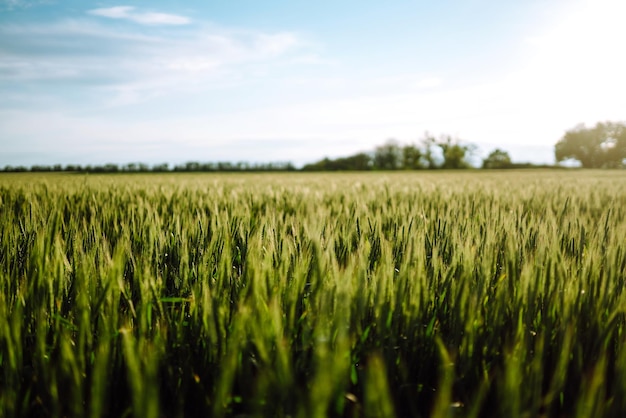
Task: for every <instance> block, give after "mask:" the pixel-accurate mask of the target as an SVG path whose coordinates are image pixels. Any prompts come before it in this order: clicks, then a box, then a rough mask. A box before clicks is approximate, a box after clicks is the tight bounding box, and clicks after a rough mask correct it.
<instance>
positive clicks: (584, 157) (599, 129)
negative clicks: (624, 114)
mask: <svg viewBox="0 0 626 418" xmlns="http://www.w3.org/2000/svg"><path fill="white" fill-rule="evenodd" d="M554 154H555V157H556V160H557V162H561V161H563V160H568V159H573V160H577V161H579V162H580V163H581V164H582V166H583V167H585V168H601V167H620V166H623V165H624V159H626V125H624V123H614V122H605V123H600V122H599V123H597V124H596V126H595V127H593V128H587V127H585V125H584V124H580V125H578V126H576V127H575V128H574V129H571V130H569V131H567V132H565V135H563V137H562V138H561V139H560V140H559V142H557V143H556V145H555V147H554Z"/></svg>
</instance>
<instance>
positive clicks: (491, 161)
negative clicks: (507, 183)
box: [483, 148, 513, 168]
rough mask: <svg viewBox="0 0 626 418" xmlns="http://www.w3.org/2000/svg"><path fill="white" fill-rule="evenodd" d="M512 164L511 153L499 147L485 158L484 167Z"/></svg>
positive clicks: (502, 166)
mask: <svg viewBox="0 0 626 418" xmlns="http://www.w3.org/2000/svg"><path fill="white" fill-rule="evenodd" d="M512 165H513V164H512V162H511V157H510V156H509V153H508V152H506V151H503V150H501V149H499V148H496V149H495V150H493V151H491V154H489V155H488V156H487V158H485V159H484V160H483V168H510V167H511V166H512Z"/></svg>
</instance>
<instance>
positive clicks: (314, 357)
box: [0, 170, 626, 418]
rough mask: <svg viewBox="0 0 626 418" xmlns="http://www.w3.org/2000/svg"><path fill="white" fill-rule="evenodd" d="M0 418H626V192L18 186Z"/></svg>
mask: <svg viewBox="0 0 626 418" xmlns="http://www.w3.org/2000/svg"><path fill="white" fill-rule="evenodd" d="M0 239H1V242H0V416H2V417H93V418H96V417H141V418H157V417H183V416H207V417H257V416H258V417H294V418H299V417H303V418H304V417H327V416H328V417H394V416H398V417H509V418H514V417H540V416H546V417H585V418H586V417H602V416H606V417H618V416H626V322H625V321H626V291H625V286H626V171H623V170H622V171H583V170H574V171H566V170H563V171H558V170H550V171H508V172H463V173H452V172H435V173H423V172H420V173H383V172H379V173H362V174H319V173H316V174H306V173H299V174H145V175H141V174H137V175H108V176H107V175H102V176H96V175H84V174H81V175H79V174H49V175H41V174H40V175H38V174H12V175H11V174H4V175H1V176H0Z"/></svg>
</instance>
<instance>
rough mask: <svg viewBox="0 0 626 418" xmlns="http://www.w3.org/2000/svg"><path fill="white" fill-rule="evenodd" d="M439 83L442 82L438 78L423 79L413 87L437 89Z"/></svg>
mask: <svg viewBox="0 0 626 418" xmlns="http://www.w3.org/2000/svg"><path fill="white" fill-rule="evenodd" d="M441 83H442V80H441V78H439V77H430V78H423V79H421V80H419V81H418V82H417V83H415V87H416V88H418V89H431V88H434V87H439V86H440V85H441Z"/></svg>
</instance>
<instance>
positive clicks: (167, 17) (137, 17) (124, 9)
mask: <svg viewBox="0 0 626 418" xmlns="http://www.w3.org/2000/svg"><path fill="white" fill-rule="evenodd" d="M88 13H89V14H91V15H94V16H100V17H108V18H110V19H126V20H130V21H132V22H135V23H139V24H142V25H186V24H189V23H191V19H189V18H188V17H185V16H180V15H174V14H168V13H157V12H138V11H136V8H135V7H133V6H115V7H107V8H99V9H92V10H89V11H88Z"/></svg>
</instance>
